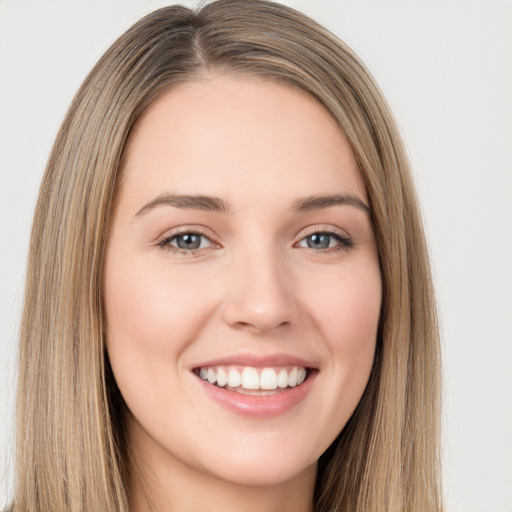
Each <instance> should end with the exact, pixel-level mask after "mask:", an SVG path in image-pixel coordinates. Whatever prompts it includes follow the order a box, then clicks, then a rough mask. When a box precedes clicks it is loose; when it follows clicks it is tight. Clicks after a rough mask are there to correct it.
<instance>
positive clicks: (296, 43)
mask: <svg viewBox="0 0 512 512" xmlns="http://www.w3.org/2000/svg"><path fill="white" fill-rule="evenodd" d="M209 70H215V71H220V72H226V73H230V74H243V75H246V76H247V75H249V76H250V75H255V76H263V77H267V78H269V79H273V80H279V81H283V82H286V83H288V84H291V85H293V86H295V87H298V88H300V89H302V90H304V91H306V92H307V93H309V94H310V95H311V96H313V97H314V98H316V99H317V100H318V101H319V102H320V103H321V104H322V105H323V106H324V107H325V108H326V109H327V110H328V111H329V112H330V113H331V115H332V116H333V117H334V118H335V119H336V121H337V122H338V124H339V126H340V127H341V129H342V130H343V132H344V133H345V135H346V137H347V139H348V141H349V143H350V146H351V148H352V151H353V153H354V155H355V157H356V159H357V162H358V164H359V168H360V172H361V174H362V176H363V178H364V180H365V183H366V187H367V190H368V196H369V200H370V205H371V210H372V221H373V226H374V230H375V235H376V238H377V244H378V250H379V258H380V265H381V274H382V282H383V302H382V312H381V318H380V326H379V335H378V340H377V350H376V355H375V361H374V367H373V370H372V374H371V377H370V381H369V383H368V386H367V388H366V391H365V393H364V396H363V398H362V400H361V402H360V404H359V405H358V407H357V409H356V411H355V413H354V414H353V416H352V418H351V419H350V420H349V422H348V424H347V425H346V427H345V428H344V429H343V431H342V432H341V433H340V435H339V436H338V438H337V439H336V441H335V442H334V443H333V444H332V445H331V446H330V448H329V449H328V450H327V452H326V453H325V454H324V455H323V456H322V457H321V459H320V462H319V472H318V479H317V485H316V490H315V511H316V512H320V511H321V512H334V511H350V512H357V511H359V512H362V511H369V512H384V511H390V512H395V511H401V512H405V511H407V512H414V511H417V512H419V511H421V512H433V511H436V512H439V511H440V510H442V500H441V492H440V482H439V407H440V403H439V402H440V361H439V340H438V326H437V321H436V313H435V304H434V297H433V292H432V284H431V277H430V269H429V261H428V254H427V249H426V245H425V240H424V236H423V228H422V223H421V219H420V214H419V210H418V203H417V199H416V196H415V192H414V188H413V185H412V182H411V177H410V171H409V165H408V162H407V158H406V155H405V152H404V149H403V146H402V143H401V140H400V136H399V134H398V131H397V129H396V126H395V123H394V121H393V118H392V115H391V114H390V111H389V109H388V107H387V105H386V103H385V101H384V100H383V98H382V95H381V93H380V92H379V90H378V88H377V86H376V85H375V83H374V81H373V79H372V77H371V76H370V74H369V73H368V71H367V70H366V68H365V67H364V65H363V64H362V63H361V62H360V60H359V59H358V58H357V57H356V56H355V55H354V53H353V52H352V51H351V50H350V49H349V48H348V47H347V46H346V45H345V44H344V43H342V42H341V41H340V40H339V39H337V38H336V37H335V36H334V35H332V34H331V33H330V32H328V31H327V30H326V29H324V28H323V27H321V26H319V25H318V24H317V23H315V22H314V21H313V20H311V19H309V18H308V17H306V16H304V15H302V14H300V13H298V12H296V11H294V10H292V9H290V8H288V7H285V6H283V5H279V4H275V3H272V2H269V1H265V0H219V1H216V2H213V3H211V4H207V5H205V6H203V7H201V8H200V9H199V10H197V11H193V10H190V9H187V8H185V7H180V6H170V7H166V8H163V9H160V10H157V11H155V12H153V13H152V14H149V15H148V16H146V17H145V18H143V19H142V20H140V21H139V22H138V23H136V24H135V25H134V26H133V27H132V28H131V29H129V30H128V31H127V32H126V33H125V34H124V35H122V36H121V37H120V38H119V39H118V40H117V41H116V42H115V43H114V44H113V45H112V47H111V48H110V49H109V50H108V51H107V52H106V53H105V55H104V56H103V57H102V58H101V59H100V61H99V62H98V64H97V65H96V66H95V67H94V69H93V70H92V71H91V73H90V74H89V76H88V77H87V78H86V80H85V82H84V83H83V85H82V86H81V88H80V90H79V91H78V93H77V95H76V97H75V99H74V100H73V102H72V104H71V107H70V109H69V111H68V113H67V116H66V118H65V120H64V122H63V124H62V127H61V129H60V131H59V134H58V136H57V140H56V142H55V145H54V147H53V150H52V153H51V155H50V159H49V162H48V165H47V169H46V172H45V175H44V178H43V182H42V185H41V189H40V194H39V200H38V203H37V207H36V212H35V218H34V224H33V230H32V237H31V242H30V254H29V263H28V271H27V284H26V294H25V302H24V310H23V317H22V326H21V339H20V355H19V365H20V366H19V368H20V370H19V387H18V401H17V474H16V490H15V500H14V505H13V509H14V510H17V511H19V512H29V511H30V512H36V511H37V512H50V511H52V512H64V511H77V512H78V511H112V512H114V511H116V512H127V511H128V510H129V503H128V499H127V495H128V492H127V488H126V486H127V483H126V482H127V475H126V474H125V467H126V463H125V462H126V458H127V457H128V450H127V447H126V445H125V433H124V430H123V421H122V407H123V404H122V399H121V397H120V394H119V391H118V389H117V387H116V384H115V382H114V379H113V377H112V374H111V371H110V367H109V363H108V358H107V357H106V354H105V344H104V337H105V319H104V310H103V304H102V266H103V256H104V251H105V243H106V239H107V234H108V226H109V213H110V211H111V209H112V204H113V201H114V198H115V191H116V187H117V186H118V184H119V180H120V176H118V169H119V168H120V163H121V161H122V157H123V151H124V147H125V144H126V141H127V138H128V136H129V134H130V130H131V128H132V127H133V125H134V123H135V122H136V120H137V119H138V118H139V117H140V115H141V113H142V112H143V111H144V109H145V108H146V107H147V106H148V105H149V104H150V103H151V102H152V101H154V99H155V98H156V97H158V96H159V95H160V94H162V93H163V92H164V91H167V90H169V89H170V88H172V87H173V85H175V84H177V83H183V82H186V81H189V80H191V79H194V78H195V77H197V76H201V75H202V74H203V75H204V74H206V73H207V72H208V71H209Z"/></svg>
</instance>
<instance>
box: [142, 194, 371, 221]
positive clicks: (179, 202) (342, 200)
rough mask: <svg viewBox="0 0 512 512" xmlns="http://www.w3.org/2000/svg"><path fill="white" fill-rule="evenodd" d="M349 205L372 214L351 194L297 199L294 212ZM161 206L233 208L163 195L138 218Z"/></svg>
mask: <svg viewBox="0 0 512 512" xmlns="http://www.w3.org/2000/svg"><path fill="white" fill-rule="evenodd" d="M337 205H348V206H353V207H355V208H358V209H359V210H362V211H364V212H366V213H368V214H370V212H371V210H370V207H369V206H368V205H367V204H366V203H365V202H364V201H362V200H361V199H360V198H359V197H357V196H355V195H349V194H326V195H312V196H307V197H303V198H301V199H297V200H296V201H294V202H293V205H292V210H295V211H297V212H308V211H312V210H322V209H324V208H329V207H330V206H337ZM159 206H173V207H175V208H183V209H192V210H203V211H208V212H215V213H223V214H230V213H231V208H230V207H229V205H228V204H227V203H226V202H225V201H224V200H223V199H220V198H219V197H214V196H204V195H178V194H162V195H160V196H158V197H156V198H155V199H153V200H151V201H150V202H149V203H147V204H145V205H144V206H143V207H142V208H141V209H140V210H139V211H138V212H137V213H136V214H135V216H136V217H138V216H140V215H144V214H145V213H147V212H148V211H150V210H153V209H154V208H157V207H159Z"/></svg>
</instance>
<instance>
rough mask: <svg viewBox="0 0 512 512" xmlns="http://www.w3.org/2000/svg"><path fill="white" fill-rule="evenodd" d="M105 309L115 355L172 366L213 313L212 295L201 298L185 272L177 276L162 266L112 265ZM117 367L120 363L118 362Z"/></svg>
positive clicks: (111, 353)
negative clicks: (177, 356) (152, 359)
mask: <svg viewBox="0 0 512 512" xmlns="http://www.w3.org/2000/svg"><path fill="white" fill-rule="evenodd" d="M105 273H106V276H107V279H106V280H105V295H104V297H105V309H106V318H107V348H108V351H109V355H110V358H111V361H112V359H113V358H114V357H117V358H127V357H128V356H129V354H130V353H132V355H133V356H134V357H140V358H142V359H147V360H148V361H149V360H150V359H151V357H152V356H158V357H157V358H156V359H155V361H157V362H158V363H159V364H160V363H167V364H169V363H172V362H173V361H175V360H176V355H177V354H178V353H179V352H181V351H182V350H183V348H184V347H186V346H187V344H188V343H189V342H191V341H192V340H193V339H194V338H195V337H196V335H197V333H198V332H199V331H200V330H201V327H202V325H203V323H204V321H206V320H205V319H206V317H207V316H208V314H207V312H208V311H209V300H208V297H207V294H206V293H205V294H200V295H198V293H197V289H195V288H194V287H191V286H190V279H189V280H186V279H185V276H184V274H183V272H181V273H180V272H173V273H172V276H169V275H168V274H169V273H167V274H166V273H165V269H162V268H161V267H158V266H156V265H155V266H152V265H145V266H144V267H142V266H137V264H136V262H135V263H134V262H132V263H130V262H127V263H124V265H123V266H118V265H115V266H114V265H107V268H106V272H105ZM112 363H113V365H114V361H112Z"/></svg>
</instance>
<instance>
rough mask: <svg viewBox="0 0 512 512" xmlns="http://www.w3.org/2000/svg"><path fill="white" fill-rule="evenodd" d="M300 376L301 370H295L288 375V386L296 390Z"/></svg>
mask: <svg viewBox="0 0 512 512" xmlns="http://www.w3.org/2000/svg"><path fill="white" fill-rule="evenodd" d="M298 376H299V370H297V368H293V370H292V371H291V372H290V375H288V386H290V387H292V388H294V387H295V386H296V385H297V377H298Z"/></svg>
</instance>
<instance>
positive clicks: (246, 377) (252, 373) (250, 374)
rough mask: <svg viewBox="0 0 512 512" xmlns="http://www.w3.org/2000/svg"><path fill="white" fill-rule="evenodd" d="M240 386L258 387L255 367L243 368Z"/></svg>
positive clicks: (258, 381) (258, 378)
mask: <svg viewBox="0 0 512 512" xmlns="http://www.w3.org/2000/svg"><path fill="white" fill-rule="evenodd" d="M242 387H243V388H245V389H259V388H260V376H259V375H258V372H257V371H256V369H255V368H250V367H249V366H248V367H247V368H244V371H243V372H242Z"/></svg>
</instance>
